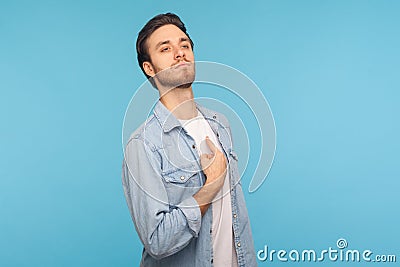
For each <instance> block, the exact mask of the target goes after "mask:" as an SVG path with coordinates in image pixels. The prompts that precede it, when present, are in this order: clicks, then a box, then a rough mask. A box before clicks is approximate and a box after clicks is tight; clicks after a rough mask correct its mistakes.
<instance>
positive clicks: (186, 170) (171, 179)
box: [162, 165, 201, 205]
mask: <svg viewBox="0 0 400 267" xmlns="http://www.w3.org/2000/svg"><path fill="white" fill-rule="evenodd" d="M162 176H163V179H164V185H165V189H166V191H167V194H168V199H169V203H170V204H171V205H178V204H179V203H181V202H182V201H183V200H185V199H187V198H188V197H192V196H193V195H194V194H195V193H196V192H197V191H199V189H200V188H201V185H200V172H199V171H198V170H197V168H196V167H195V166H192V165H189V166H185V167H174V168H172V169H169V170H167V171H164V172H163V174H162Z"/></svg>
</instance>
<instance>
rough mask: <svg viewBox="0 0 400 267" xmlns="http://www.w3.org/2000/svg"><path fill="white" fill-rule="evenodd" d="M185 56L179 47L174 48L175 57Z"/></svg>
mask: <svg viewBox="0 0 400 267" xmlns="http://www.w3.org/2000/svg"><path fill="white" fill-rule="evenodd" d="M184 57H185V52H184V51H183V49H182V48H181V47H177V48H176V50H175V59H182V58H184Z"/></svg>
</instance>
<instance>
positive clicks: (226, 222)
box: [179, 112, 238, 267]
mask: <svg viewBox="0 0 400 267" xmlns="http://www.w3.org/2000/svg"><path fill="white" fill-rule="evenodd" d="M179 121H180V122H181V124H182V127H183V128H184V129H185V130H186V131H187V132H188V134H189V135H190V136H191V137H192V138H193V139H194V141H195V142H196V148H197V152H198V153H199V155H201V154H204V153H206V154H211V150H210V149H209V147H208V145H207V143H206V140H205V139H206V136H208V137H209V138H210V139H211V141H212V142H213V143H214V145H215V146H217V147H218V149H219V150H221V151H222V149H221V145H220V144H219V141H218V139H217V137H216V136H215V134H214V132H213V130H212V129H211V127H210V125H209V124H208V122H207V121H206V120H205V119H204V117H203V115H202V114H201V113H200V112H198V114H197V117H195V118H192V119H190V120H179ZM212 211H213V221H212V244H213V263H214V266H216V267H220V266H232V267H236V266H238V265H237V256H236V250H235V246H234V242H233V231H232V206H231V194H230V183H229V170H227V172H226V177H225V181H224V185H223V186H222V188H221V190H220V191H219V192H218V193H217V195H216V196H215V198H214V200H213V202H212Z"/></svg>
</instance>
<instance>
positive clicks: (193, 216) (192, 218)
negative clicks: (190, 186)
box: [178, 197, 201, 237]
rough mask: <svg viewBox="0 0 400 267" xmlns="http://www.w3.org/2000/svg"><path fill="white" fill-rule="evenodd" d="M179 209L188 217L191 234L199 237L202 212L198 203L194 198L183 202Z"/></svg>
mask: <svg viewBox="0 0 400 267" xmlns="http://www.w3.org/2000/svg"><path fill="white" fill-rule="evenodd" d="M178 208H180V209H181V211H182V212H183V214H184V215H185V217H186V220H187V223H188V226H189V229H190V232H191V234H192V235H193V236H194V237H197V236H198V235H199V232H200V227H201V212H200V207H199V204H198V203H197V201H196V200H195V199H194V198H193V197H189V198H187V199H185V200H183V201H182V202H181V203H180V204H179V205H178Z"/></svg>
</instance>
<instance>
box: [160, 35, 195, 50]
mask: <svg viewBox="0 0 400 267" xmlns="http://www.w3.org/2000/svg"><path fill="white" fill-rule="evenodd" d="M186 41H189V38H187V37H181V38H179V42H180V43H182V42H186ZM169 43H171V40H165V41H161V42H159V43H158V44H157V45H156V50H157V49H158V48H159V47H160V46H162V45H164V44H169Z"/></svg>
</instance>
